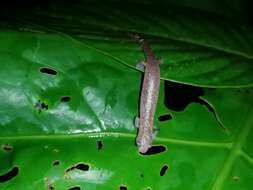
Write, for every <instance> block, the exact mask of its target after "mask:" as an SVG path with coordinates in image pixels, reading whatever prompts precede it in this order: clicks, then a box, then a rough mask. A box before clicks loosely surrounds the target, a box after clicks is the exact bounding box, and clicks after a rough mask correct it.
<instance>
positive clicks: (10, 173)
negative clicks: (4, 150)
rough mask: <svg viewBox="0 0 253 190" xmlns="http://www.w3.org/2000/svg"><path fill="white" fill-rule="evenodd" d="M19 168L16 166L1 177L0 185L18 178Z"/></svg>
mask: <svg viewBox="0 0 253 190" xmlns="http://www.w3.org/2000/svg"><path fill="white" fill-rule="evenodd" d="M18 172H19V168H18V167H17V166H14V167H13V168H12V169H11V170H10V171H8V172H7V173H5V174H3V175H0V183H4V182H6V181H9V180H11V179H13V178H14V177H16V176H17V175H18Z"/></svg>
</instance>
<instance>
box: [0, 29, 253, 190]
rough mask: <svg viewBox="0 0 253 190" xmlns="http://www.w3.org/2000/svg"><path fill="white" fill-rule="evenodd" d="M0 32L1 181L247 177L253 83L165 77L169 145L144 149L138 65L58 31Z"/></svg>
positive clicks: (104, 184) (236, 183) (87, 183)
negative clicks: (220, 85)
mask: <svg viewBox="0 0 253 190" xmlns="http://www.w3.org/2000/svg"><path fill="white" fill-rule="evenodd" d="M0 41H1V43H0V62H1V70H0V99H1V101H0V130H1V133H0V135H1V137H0V145H1V150H0V162H1V165H0V189H4V190H9V189H27V190H30V189H31V190H33V189H70V188H73V187H76V188H77V187H80V188H81V189H89V190H93V189H110V190H111V189H120V186H126V187H127V188H128V189H146V190H147V189H148V188H150V189H159V190H163V189H164V190H167V189H189V190H191V189H192V190H195V189H210V190H215V189H221V190H223V189H232V190H237V189H238V190H239V189H251V188H252V187H253V183H252V182H253V175H252V173H253V172H252V170H253V152H252V149H251V146H252V140H251V139H252V134H253V127H252V123H253V121H252V118H253V117H252V116H253V110H252V105H253V98H252V93H253V89H239V90H235V89H209V88H199V87H192V86H186V85H179V84H176V83H172V82H168V81H165V82H164V81H161V88H160V96H159V101H158V108H157V112H156V116H155V126H156V127H159V128H160V133H159V134H158V136H157V138H156V139H155V142H154V144H155V145H157V146H158V145H159V146H160V147H161V146H162V147H165V151H162V149H159V147H158V148H157V147H156V148H154V149H155V150H156V151H159V150H160V151H161V152H160V153H157V154H153V155H140V154H139V153H138V152H137V148H136V146H135V145H134V142H135V137H136V129H134V126H133V119H134V116H135V115H137V114H138V97H139V91H140V87H141V78H142V76H141V72H138V71H136V70H132V69H128V68H127V67H126V66H125V65H123V64H119V62H117V61H116V60H115V59H113V58H111V57H109V56H106V55H103V54H101V53H100V52H99V51H96V50H95V49H94V48H90V47H87V46H86V45H84V44H82V43H79V42H77V41H73V40H71V39H68V38H64V37H62V36H57V35H55V34H40V33H37V34H35V33H29V32H14V31H1V33H0ZM108 47H110V46H109V45H108ZM47 73H48V74H47ZM50 73H51V74H50ZM199 96H201V97H203V98H205V99H206V100H207V101H208V102H210V103H211V104H212V105H213V106H214V107H215V108H216V111H217V113H218V114H219V116H220V118H221V120H222V122H223V123H224V125H225V126H226V127H227V128H228V129H229V131H230V134H229V135H227V134H225V133H224V132H223V131H222V130H221V129H220V128H219V125H218V123H217V121H216V120H215V117H214V115H213V113H211V112H209V110H208V107H207V106H205V105H202V104H200V103H199V102H198V97H199ZM63 97H65V98H63ZM66 97H69V98H66ZM171 100H173V101H171ZM168 114H171V117H172V119H170V117H169V115H168ZM164 115H165V117H163V118H165V119H161V118H162V117H161V116H164ZM166 115H167V116H166ZM166 118H167V119H169V120H166ZM159 120H160V121H159ZM164 120H165V121H164ZM166 166H167V167H168V169H167V170H166Z"/></svg>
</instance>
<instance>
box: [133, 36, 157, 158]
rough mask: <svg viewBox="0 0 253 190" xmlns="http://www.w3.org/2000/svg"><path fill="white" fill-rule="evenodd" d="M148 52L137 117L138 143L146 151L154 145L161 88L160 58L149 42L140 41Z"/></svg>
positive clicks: (140, 148)
mask: <svg viewBox="0 0 253 190" xmlns="http://www.w3.org/2000/svg"><path fill="white" fill-rule="evenodd" d="M140 42H141V45H142V47H143V50H144V52H145V54H146V64H145V71H144V80H143V84H142V91H141V99H140V117H139V118H138V119H137V122H136V125H137V126H136V127H138V129H139V130H138V135H137V138H136V144H137V146H138V149H139V152H141V153H145V152H147V150H148V149H149V148H150V147H151V146H152V141H153V133H154V132H153V130H154V114H155V111H156V105H157V100H158V95H159V88H160V68H159V60H157V59H156V58H155V56H154V55H153V52H152V51H151V49H150V47H149V46H148V44H147V43H145V42H144V41H143V40H141V41H140Z"/></svg>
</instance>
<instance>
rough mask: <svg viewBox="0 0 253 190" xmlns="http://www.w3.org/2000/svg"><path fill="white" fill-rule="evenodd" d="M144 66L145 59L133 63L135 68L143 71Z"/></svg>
mask: <svg viewBox="0 0 253 190" xmlns="http://www.w3.org/2000/svg"><path fill="white" fill-rule="evenodd" d="M145 67H146V62H145V61H141V62H140V63H137V64H136V65H135V68H136V69H138V70H140V71H142V72H144V71H145Z"/></svg>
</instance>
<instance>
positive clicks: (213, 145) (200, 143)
mask: <svg viewBox="0 0 253 190" xmlns="http://www.w3.org/2000/svg"><path fill="white" fill-rule="evenodd" d="M84 137H125V138H131V139H133V140H134V139H135V138H136V134H131V133H121V132H96V133H93V132H92V133H86V134H72V135H62V134H57V135H37V136H13V137H12V136H8V137H0V140H34V139H35V140H43V139H55V140H57V139H73V138H84ZM155 140H156V141H158V142H161V143H171V144H177V145H186V146H197V147H211V148H226V149H230V148H231V147H232V144H231V143H229V142H228V143H226V142H205V141H192V140H182V139H172V138H164V137H157V138H156V139H155ZM154 144H155V143H154Z"/></svg>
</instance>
